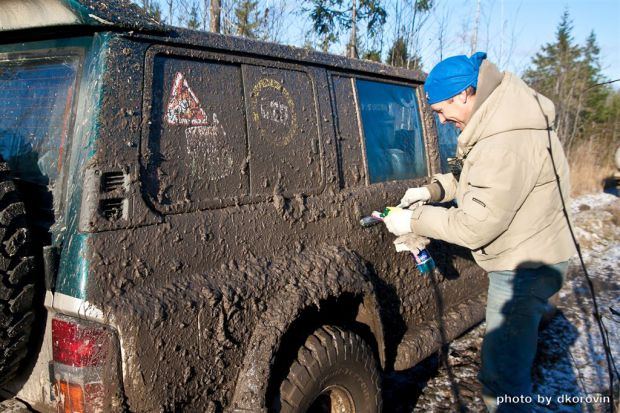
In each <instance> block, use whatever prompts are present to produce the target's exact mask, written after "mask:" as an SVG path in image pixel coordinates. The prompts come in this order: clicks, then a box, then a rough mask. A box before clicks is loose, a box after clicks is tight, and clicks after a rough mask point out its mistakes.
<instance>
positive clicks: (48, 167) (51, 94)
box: [0, 57, 78, 186]
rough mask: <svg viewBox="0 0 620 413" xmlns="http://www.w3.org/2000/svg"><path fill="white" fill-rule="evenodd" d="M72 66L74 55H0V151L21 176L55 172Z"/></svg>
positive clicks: (36, 179)
mask: <svg viewBox="0 0 620 413" xmlns="http://www.w3.org/2000/svg"><path fill="white" fill-rule="evenodd" d="M77 68H78V57H75V58H49V59H15V60H6V61H0V153H1V154H2V158H4V160H5V161H7V162H8V164H9V166H10V167H11V170H12V172H13V174H14V175H15V176H17V177H18V178H19V179H20V180H22V181H27V182H29V183H32V184H36V185H41V186H46V185H49V186H53V185H54V183H55V182H56V179H57V178H58V176H59V175H60V171H61V169H62V158H63V153H64V152H65V151H66V146H67V138H68V131H69V126H70V124H71V114H72V107H73V95H74V93H73V92H74V89H75V79H76V74H77Z"/></svg>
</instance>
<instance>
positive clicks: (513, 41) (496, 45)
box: [133, 0, 620, 196]
mask: <svg viewBox="0 0 620 413" xmlns="http://www.w3.org/2000/svg"><path fill="white" fill-rule="evenodd" d="M133 2H134V3H136V4H138V5H139V6H141V7H142V8H144V9H145V10H147V11H148V12H149V13H150V14H152V15H153V16H154V17H155V18H156V19H158V20H160V21H161V22H163V23H166V24H169V25H174V26H180V27H188V28H192V29H198V30H205V31H212V32H216V33H222V34H227V35H234V36H242V37H248V38H253V39H259V40H265V41H270V42H275V43H282V44H290V45H293V46H298V47H304V48H310V49H315V50H320V51H323V52H329V53H336V54H342V55H347V56H349V57H353V58H360V59H368V60H373V61H377V62H381V63H384V64H388V65H394V66H402V67H407V68H409V69H412V70H423V71H427V72H428V71H429V70H430V69H431V68H432V67H433V66H434V65H435V64H436V63H437V62H439V61H440V60H442V59H444V58H446V57H448V56H452V55H455V54H472V53H474V52H476V51H478V50H483V51H487V53H488V54H489V59H490V60H491V61H493V62H494V63H496V64H497V66H498V67H499V68H500V70H501V69H506V70H509V71H512V72H515V73H517V74H518V75H519V76H521V77H522V78H523V79H524V80H525V81H526V82H527V83H528V84H529V85H530V86H531V87H533V88H534V89H536V90H537V91H538V92H540V93H542V94H543V95H545V96H547V97H549V98H550V99H551V100H552V101H553V102H554V103H555V105H556V112H557V117H556V130H557V132H558V135H559V137H560V139H561V141H562V143H563V145H564V148H565V151H566V153H567V155H568V158H569V162H570V164H571V185H572V195H573V196H576V195H579V194H583V193H588V192H596V191H600V190H601V189H602V187H603V185H604V182H605V180H607V182H609V177H611V176H612V175H613V174H614V170H615V166H614V154H615V151H616V149H617V148H618V147H619V146H620V79H619V78H620V75H619V71H620V1H617V0H597V1H593V0H591V1H580V2H579V3H581V5H576V4H575V1H570V0H565V1H564V3H562V2H560V1H553V0H539V1H534V0H528V1H526V0H523V1H511V0H507V1H506V0H460V1H457V0H297V1H291V0H133ZM571 3H573V4H571ZM584 3H585V4H587V7H589V10H586V11H585V12H587V13H591V12H598V16H603V17H602V21H597V17H596V16H597V14H594V16H595V17H593V18H592V17H590V16H587V18H585V19H581V20H582V24H583V20H586V21H587V23H586V24H588V25H590V26H591V27H588V28H587V29H586V30H591V31H590V32H589V34H588V35H587V36H586V37H585V38H582V39H576V37H575V34H574V33H575V32H576V31H577V30H576V28H575V27H574V24H573V17H572V16H571V6H573V7H574V8H577V9H578V12H580V13H585V12H584V10H583V5H584ZM577 6H580V7H577ZM536 13H538V14H539V15H540V14H542V15H544V16H538V17H544V20H545V21H546V23H544V24H542V26H546V27H545V28H546V29H549V27H551V26H555V32H554V33H553V35H548V36H547V37H549V38H548V39H546V38H545V34H544V33H548V32H549V30H546V31H545V30H541V25H540V24H538V26H537V28H536V30H534V33H532V29H531V27H528V26H527V25H526V24H523V19H528V18H529V19H533V16H537V15H536ZM520 15H521V17H520ZM579 17H581V16H579ZM584 17H585V16H584ZM603 20H604V21H603ZM610 22H611V24H610ZM614 22H615V24H614ZM609 26H613V27H611V28H610V27H609ZM597 29H598V30H606V32H605V34H606V36H607V37H606V38H605V39H606V41H605V42H604V49H602V48H601V46H600V45H599V41H598V39H597V32H596V30H597ZM609 30H611V39H612V40H611V41H609V40H608V39H609ZM579 31H580V32H584V28H583V27H580V28H579ZM524 32H525V33H524ZM538 33H541V35H540V36H537V34H538ZM531 39H535V40H531ZM524 41H528V42H529V50H528V51H525V52H524V51H523V47H522V44H523V42H524ZM532 43H534V44H532ZM538 43H539V44H538ZM518 46H521V48H520V49H519V48H518Z"/></svg>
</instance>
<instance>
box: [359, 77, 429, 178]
mask: <svg viewBox="0 0 620 413" xmlns="http://www.w3.org/2000/svg"><path fill="white" fill-rule="evenodd" d="M356 86H357V93H358V100H359V102H358V104H359V108H360V113H361V119H362V126H363V132H364V144H365V151H366V159H367V164H368V177H369V180H370V183H377V182H385V181H393V180H403V179H413V178H418V177H422V176H426V175H427V174H428V169H427V165H426V150H425V147H424V138H423V136H424V135H423V131H422V121H421V119H420V112H419V109H418V102H417V95H416V92H415V89H414V88H412V87H408V86H401V85H395V84H389V83H381V82H374V81H368V80H362V79H358V80H357V81H356Z"/></svg>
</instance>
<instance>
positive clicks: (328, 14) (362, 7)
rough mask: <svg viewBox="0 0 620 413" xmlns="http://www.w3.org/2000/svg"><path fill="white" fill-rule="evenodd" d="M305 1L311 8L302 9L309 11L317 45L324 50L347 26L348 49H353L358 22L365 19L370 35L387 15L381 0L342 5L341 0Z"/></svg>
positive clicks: (354, 48) (362, 0) (377, 28)
mask: <svg viewBox="0 0 620 413" xmlns="http://www.w3.org/2000/svg"><path fill="white" fill-rule="evenodd" d="M307 3H310V8H309V9H308V8H306V9H304V11H305V12H308V13H309V14H310V19H311V20H312V24H313V29H314V32H315V33H316V34H317V36H318V37H319V45H320V48H321V50H323V51H325V52H326V51H328V50H329V47H330V46H331V45H332V44H333V43H334V42H336V41H337V40H338V37H339V36H340V34H341V33H342V32H343V31H346V30H350V38H349V42H348V44H347V50H348V51H351V50H356V49H357V29H358V23H359V22H362V21H365V22H366V33H367V35H368V37H369V38H372V37H374V36H376V35H377V33H378V30H379V29H380V28H381V27H382V26H383V25H384V24H385V20H386V18H387V13H386V11H385V9H384V8H383V6H382V4H381V0H356V1H354V2H351V4H350V6H348V5H345V2H344V0H307ZM349 55H351V52H349Z"/></svg>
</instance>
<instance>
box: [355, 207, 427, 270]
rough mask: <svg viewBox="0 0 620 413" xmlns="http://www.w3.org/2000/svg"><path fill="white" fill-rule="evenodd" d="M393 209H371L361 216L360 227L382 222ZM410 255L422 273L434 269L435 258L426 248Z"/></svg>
mask: <svg viewBox="0 0 620 413" xmlns="http://www.w3.org/2000/svg"><path fill="white" fill-rule="evenodd" d="M394 209H396V208H393V207H386V208H385V209H384V210H383V212H378V211H373V212H372V214H370V215H369V216H367V217H363V218H362V219H361V220H360V224H361V225H362V227H364V228H367V227H371V226H373V225H376V224H378V223H380V222H383V218H385V217H386V216H387V215H388V214H389V213H390V211H391V210H394ZM411 255H413V259H414V261H415V264H416V266H417V267H418V270H420V272H421V273H422V274H426V273H429V272H431V271H433V270H434V269H435V260H433V257H432V256H431V254H430V253H429V252H428V250H427V249H426V248H424V249H422V250H420V251H419V252H418V253H417V254H414V253H413V252H412V253H411Z"/></svg>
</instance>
